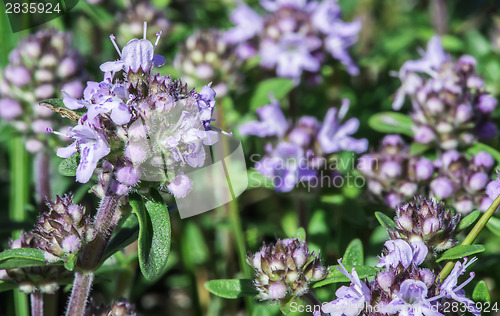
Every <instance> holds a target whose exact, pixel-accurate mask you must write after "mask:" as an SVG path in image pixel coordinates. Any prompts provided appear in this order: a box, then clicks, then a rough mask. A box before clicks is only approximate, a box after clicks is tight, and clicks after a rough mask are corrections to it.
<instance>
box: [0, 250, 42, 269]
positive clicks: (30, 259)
mask: <svg viewBox="0 0 500 316" xmlns="http://www.w3.org/2000/svg"><path fill="white" fill-rule="evenodd" d="M46 265H47V264H46V263H45V258H44V252H43V251H42V250H39V249H32V248H17V249H7V250H4V251H2V252H0V269H1V270H3V269H14V268H27V267H41V266H46Z"/></svg>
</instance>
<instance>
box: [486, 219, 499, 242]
mask: <svg viewBox="0 0 500 316" xmlns="http://www.w3.org/2000/svg"><path fill="white" fill-rule="evenodd" d="M486 228H488V229H489V230H490V232H492V233H493V234H495V235H496V236H498V237H500V219H498V218H496V217H491V218H490V219H489V221H488V223H487V224H486Z"/></svg>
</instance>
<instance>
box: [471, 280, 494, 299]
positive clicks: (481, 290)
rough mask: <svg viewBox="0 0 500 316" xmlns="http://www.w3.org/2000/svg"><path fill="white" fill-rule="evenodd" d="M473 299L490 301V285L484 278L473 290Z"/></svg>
mask: <svg viewBox="0 0 500 316" xmlns="http://www.w3.org/2000/svg"><path fill="white" fill-rule="evenodd" d="M472 299H473V300H474V302H478V301H479V302H483V303H486V302H488V303H490V302H491V297H490V291H489V290H488V285H487V284H486V282H484V281H483V280H481V281H479V282H478V283H477V285H476V287H475V288H474V292H472Z"/></svg>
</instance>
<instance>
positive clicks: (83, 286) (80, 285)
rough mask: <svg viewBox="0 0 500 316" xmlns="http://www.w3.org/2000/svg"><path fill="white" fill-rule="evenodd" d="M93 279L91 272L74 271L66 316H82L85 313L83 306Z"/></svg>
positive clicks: (85, 304)
mask: <svg viewBox="0 0 500 316" xmlns="http://www.w3.org/2000/svg"><path fill="white" fill-rule="evenodd" d="M93 280H94V273H93V272H78V271H77V272H75V280H74V281H73V290H72V291H71V298H70V300H69V304H68V310H67V311H66V316H83V315H84V314H85V307H86V306H87V301H88V296H89V293H90V288H91V287H92V281H93Z"/></svg>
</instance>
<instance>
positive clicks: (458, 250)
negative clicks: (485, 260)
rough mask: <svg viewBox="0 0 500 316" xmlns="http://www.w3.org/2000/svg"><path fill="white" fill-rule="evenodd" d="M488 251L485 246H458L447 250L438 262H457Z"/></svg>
mask: <svg viewBox="0 0 500 316" xmlns="http://www.w3.org/2000/svg"><path fill="white" fill-rule="evenodd" d="M484 250H486V248H485V247H484V246H483V245H458V246H455V247H453V248H451V249H448V250H446V251H445V252H444V253H443V255H442V256H441V258H439V259H438V260H436V262H440V261H443V260H455V259H460V258H463V257H467V256H470V255H473V254H476V253H480V252H483V251H484Z"/></svg>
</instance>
